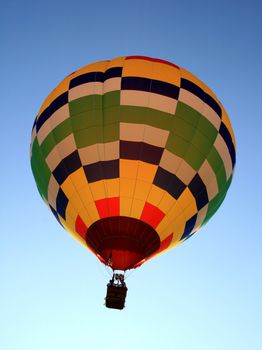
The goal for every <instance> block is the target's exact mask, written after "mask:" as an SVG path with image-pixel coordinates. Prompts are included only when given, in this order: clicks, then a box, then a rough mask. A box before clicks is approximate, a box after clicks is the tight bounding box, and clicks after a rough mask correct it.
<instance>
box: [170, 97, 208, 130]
mask: <svg viewBox="0 0 262 350" xmlns="http://www.w3.org/2000/svg"><path fill="white" fill-rule="evenodd" d="M175 115H176V116H177V117H179V118H181V119H183V120H184V121H185V122H186V123H188V124H191V125H193V126H194V127H196V126H197V125H198V121H199V119H200V118H203V116H202V114H200V113H199V112H197V111H196V110H195V109H193V108H191V107H190V106H188V105H187V104H185V103H183V102H181V101H178V102H177V108H176V114H175Z"/></svg>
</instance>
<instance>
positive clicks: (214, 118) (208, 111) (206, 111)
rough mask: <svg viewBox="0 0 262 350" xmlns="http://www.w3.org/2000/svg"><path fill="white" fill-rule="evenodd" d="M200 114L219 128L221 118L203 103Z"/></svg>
mask: <svg viewBox="0 0 262 350" xmlns="http://www.w3.org/2000/svg"><path fill="white" fill-rule="evenodd" d="M202 114H203V115H204V116H205V117H206V118H207V120H208V121H209V122H210V123H211V124H212V125H213V126H214V127H215V128H216V129H217V130H219V128H220V124H221V119H220V118H219V116H218V115H217V113H216V112H215V111H214V110H213V109H212V108H211V107H210V106H209V105H207V104H206V103H205V105H204V109H203V111H202Z"/></svg>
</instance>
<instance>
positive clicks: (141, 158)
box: [31, 56, 235, 309]
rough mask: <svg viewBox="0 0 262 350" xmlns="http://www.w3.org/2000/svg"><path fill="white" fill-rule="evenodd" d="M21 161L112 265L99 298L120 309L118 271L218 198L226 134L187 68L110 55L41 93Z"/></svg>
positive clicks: (196, 222) (226, 164)
mask: <svg viewBox="0 0 262 350" xmlns="http://www.w3.org/2000/svg"><path fill="white" fill-rule="evenodd" d="M31 166H32V171H33V175H34V178H35V181H36V184H37V187H38V190H39V192H40V194H41V196H42V198H43V200H44V201H45V202H46V204H47V206H48V207H49V208H50V210H51V212H52V213H53V215H54V216H55V218H56V219H57V221H58V222H59V223H60V224H61V225H62V226H63V227H64V228H65V229H66V231H68V232H69V233H70V234H72V235H73V236H74V237H75V238H76V239H77V240H78V241H79V242H80V243H82V244H83V245H84V246H85V247H87V248H88V249H89V250H90V251H91V252H92V253H93V254H95V256H96V257H97V258H98V259H99V260H100V261H101V262H102V263H103V264H105V265H107V266H110V267H111V268H112V271H113V277H112V279H111V280H110V282H109V284H108V289H107V296H106V306H107V307H110V308H116V309H122V308H123V307H124V304H125V297H126V293H127V287H126V285H125V282H124V271H126V270H129V269H134V268H136V267H138V266H141V265H142V264H143V263H145V262H146V261H148V260H149V259H151V258H153V257H156V256H157V255H159V254H161V253H163V252H166V251H167V250H169V249H171V248H173V247H175V246H176V245H178V244H180V243H181V242H183V241H185V240H187V239H188V238H190V237H191V236H192V235H194V234H195V233H196V232H197V231H198V230H199V229H200V228H201V226H203V225H204V224H205V223H206V222H207V221H208V220H209V219H210V218H211V216H212V215H213V214H214V213H215V212H216V211H217V209H218V208H219V206H220V205H221V203H222V202H223V200H224V198H225V195H226V193H227V190H228V188H229V186H230V183H231V180H232V175H233V171H234V166H235V138H234V134H233V130H232V127H231V124H230V121H229V118H228V115H227V113H226V111H225V109H224V108H223V106H222V104H221V103H220V101H219V100H218V99H217V97H216V96H215V95H214V93H213V92H212V91H211V90H210V89H209V88H208V87H207V86H206V85H205V84H204V83H203V82H202V81H200V80H199V79H198V78H197V77H196V76H194V75H193V74H192V73H190V72H189V71H187V70H186V69H184V68H181V67H178V66H177V65H175V64H173V63H170V62H167V61H164V60H160V59H156V58H150V57H143V56H128V57H119V58H115V59H112V60H107V61H102V62H96V63H92V64H89V65H87V66H85V67H83V68H81V69H79V70H77V71H75V72H74V73H72V74H71V75H69V76H67V77H66V78H65V79H64V80H63V81H62V82H61V83H60V84H59V85H58V86H57V87H56V88H55V89H54V90H53V91H52V92H51V93H50V94H49V95H48V97H47V98H46V100H45V101H44V103H43V105H42V107H41V108H40V111H39V113H38V114H37V117H36V119H35V122H34V125H33V130H32V140H31Z"/></svg>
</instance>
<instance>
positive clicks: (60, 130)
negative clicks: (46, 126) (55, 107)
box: [41, 118, 72, 158]
mask: <svg viewBox="0 0 262 350" xmlns="http://www.w3.org/2000/svg"><path fill="white" fill-rule="evenodd" d="M70 134H72V125H71V121H70V118H68V119H66V120H64V121H63V122H62V123H60V124H59V125H57V127H55V128H54V129H53V130H52V131H51V132H50V133H49V135H48V136H47V137H46V138H45V140H44V141H43V143H42V144H41V151H42V154H43V157H44V158H46V157H47V155H48V154H49V153H50V152H51V151H52V149H53V148H54V146H55V145H56V144H58V143H59V142H60V141H62V140H63V139H64V138H66V137H67V136H68V135H70Z"/></svg>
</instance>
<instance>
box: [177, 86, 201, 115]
mask: <svg viewBox="0 0 262 350" xmlns="http://www.w3.org/2000/svg"><path fill="white" fill-rule="evenodd" d="M203 95H204V93H203ZM179 101H181V102H183V103H185V104H187V105H188V106H190V107H191V108H193V109H195V110H196V111H198V112H199V113H202V112H203V108H204V102H203V101H202V100H201V99H200V98H199V97H197V96H196V95H194V94H192V93H191V92H190V91H187V90H185V89H180V92H179Z"/></svg>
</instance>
